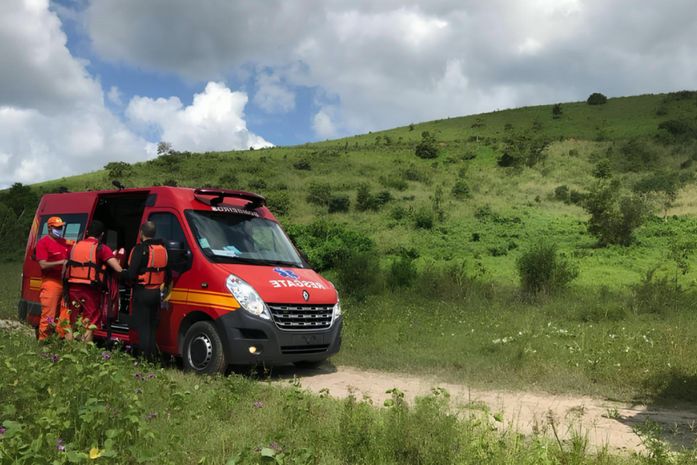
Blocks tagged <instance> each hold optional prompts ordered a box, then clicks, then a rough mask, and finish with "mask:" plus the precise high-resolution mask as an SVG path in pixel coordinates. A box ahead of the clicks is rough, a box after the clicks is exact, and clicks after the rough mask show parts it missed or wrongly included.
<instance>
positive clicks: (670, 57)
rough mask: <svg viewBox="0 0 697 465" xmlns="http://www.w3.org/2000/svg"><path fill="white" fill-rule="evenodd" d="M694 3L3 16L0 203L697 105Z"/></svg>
mask: <svg viewBox="0 0 697 465" xmlns="http://www.w3.org/2000/svg"><path fill="white" fill-rule="evenodd" d="M695 38H697V4H695V3H694V0H663V1H661V2H657V1H654V0H487V1H479V0H477V1H474V0H400V1H396V0H370V1H367V0H285V1H282V0H263V1H262V0H197V1H191V0H147V1H145V0H55V1H49V0H0V43H1V44H2V46H0V69H1V70H2V72H0V188H3V187H7V186H9V185H11V184H12V183H15V182H22V183H25V184H26V183H34V182H38V181H43V180H48V179H56V178H60V177H63V176H68V175H72V174H79V173H83V172H86V171H91V170H95V169H99V168H101V167H102V166H104V165H105V164H106V163H108V162H110V161H126V162H136V161H142V160H147V159H150V158H153V157H155V156H156V147H157V143H158V142H160V141H166V142H169V143H171V144H172V147H173V148H174V149H175V150H180V151H187V150H188V151H197V152H203V151H217V150H241V149H248V148H249V147H254V148H260V147H267V146H272V145H283V146H288V145H296V144H302V143H305V142H312V141H317V140H325V139H333V138H338V137H342V136H348V135H353V134H360V133H366V132H368V131H377V130H382V129H388V128H392V127H397V126H404V125H408V124H410V123H418V122H422V121H429V120H433V119H440V118H446V117H454V116H463V115H469V114H475V113H481V112H488V111H493V110H499V109H505V108H516V107H520V106H526V105H535V104H549V103H556V102H567V101H578V100H584V99H585V98H586V97H587V96H588V95H589V94H590V93H592V92H602V93H604V94H605V95H607V96H609V97H615V96H626V95H638V94H645V93H659V92H669V91H675V90H682V89H691V90H694V89H697V40H695Z"/></svg>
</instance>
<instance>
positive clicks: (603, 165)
mask: <svg viewBox="0 0 697 465" xmlns="http://www.w3.org/2000/svg"><path fill="white" fill-rule="evenodd" d="M593 176H594V177H596V178H598V179H608V178H610V177H611V176H612V169H611V167H610V160H600V161H599V162H598V163H596V165H595V166H594V167H593Z"/></svg>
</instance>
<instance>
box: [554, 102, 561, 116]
mask: <svg viewBox="0 0 697 465" xmlns="http://www.w3.org/2000/svg"><path fill="white" fill-rule="evenodd" d="M561 115H562V109H561V103H556V104H554V106H553V107H552V118H554V119H559V118H561Z"/></svg>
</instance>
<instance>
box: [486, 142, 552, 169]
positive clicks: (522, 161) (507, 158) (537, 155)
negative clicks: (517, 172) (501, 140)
mask: <svg viewBox="0 0 697 465" xmlns="http://www.w3.org/2000/svg"><path fill="white" fill-rule="evenodd" d="M505 142H506V147H505V148H504V152H503V154H502V155H501V156H500V157H499V159H498V160H497V163H498V165H499V166H501V167H503V168H506V167H520V166H523V165H525V166H528V167H533V166H535V165H536V164H537V163H539V162H540V161H542V160H543V159H544V158H545V152H544V150H545V148H547V145H548V142H547V141H546V140H544V139H532V138H530V137H527V136H522V135H519V136H515V137H511V138H509V139H507V140H506V141H505Z"/></svg>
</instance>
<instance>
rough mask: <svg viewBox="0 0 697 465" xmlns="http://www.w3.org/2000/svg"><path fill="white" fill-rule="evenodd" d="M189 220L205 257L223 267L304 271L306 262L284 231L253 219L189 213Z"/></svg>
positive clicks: (195, 211) (243, 216)
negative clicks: (235, 265)
mask: <svg viewBox="0 0 697 465" xmlns="http://www.w3.org/2000/svg"><path fill="white" fill-rule="evenodd" d="M186 218H187V221H188V222H189V226H190V227H191V230H192V231H193V233H194V235H195V236H196V242H198V245H199V246H200V247H201V250H202V251H203V253H204V254H205V255H206V256H207V257H208V258H210V259H211V260H213V261H216V262H222V263H250V264H254V265H281V266H292V267H296V268H302V267H303V266H304V262H303V259H302V258H301V257H300V256H299V255H298V252H297V251H296V250H295V247H293V244H292V243H291V242H290V239H288V236H286V235H285V233H284V232H283V230H282V229H281V227H280V226H279V225H278V224H277V223H275V222H274V221H271V220H267V219H264V218H259V217H257V216H252V215H241V214H237V213H228V212H213V211H199V210H188V211H187V212H186Z"/></svg>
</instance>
